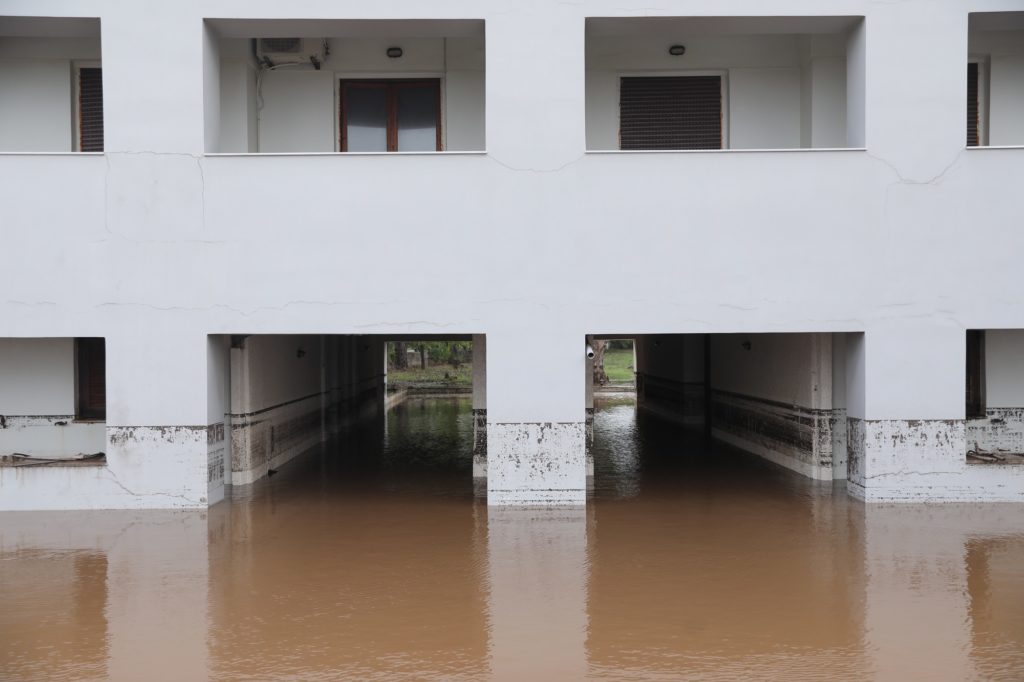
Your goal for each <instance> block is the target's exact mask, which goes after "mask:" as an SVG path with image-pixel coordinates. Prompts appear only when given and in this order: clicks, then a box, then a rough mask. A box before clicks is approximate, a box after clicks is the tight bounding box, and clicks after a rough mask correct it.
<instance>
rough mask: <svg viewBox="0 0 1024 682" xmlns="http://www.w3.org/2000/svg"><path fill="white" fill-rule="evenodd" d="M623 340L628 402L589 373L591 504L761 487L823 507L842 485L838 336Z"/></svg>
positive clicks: (841, 338)
mask: <svg viewBox="0 0 1024 682" xmlns="http://www.w3.org/2000/svg"><path fill="white" fill-rule="evenodd" d="M611 338H621V337H619V336H601V335H595V336H592V337H589V338H588V343H589V344H591V346H590V347H593V346H594V344H601V343H608V342H604V341H601V339H611ZM632 338H633V339H634V340H635V345H634V348H635V350H631V351H630V355H631V356H632V357H633V358H635V360H634V363H633V366H632V367H630V368H629V369H630V370H631V372H632V373H634V374H635V390H634V388H633V385H632V384H629V383H626V384H624V385H623V386H622V388H621V389H619V390H611V391H609V390H608V388H607V387H610V386H614V383H615V382H613V381H609V380H607V379H605V378H604V374H603V373H602V372H600V371H592V370H589V369H588V376H587V381H588V385H589V386H590V387H592V389H593V392H592V393H591V391H588V400H589V398H590V395H593V431H592V436H591V437H590V441H589V443H588V452H589V454H590V455H591V458H592V464H593V474H592V475H593V477H594V478H593V486H594V494H595V495H596V496H598V497H608V496H610V497H613V498H615V497H631V496H633V495H635V494H637V493H638V492H639V491H640V490H641V489H651V488H654V489H662V488H665V487H669V488H672V489H673V490H677V489H682V490H687V491H694V492H697V489H698V488H700V487H701V486H709V485H710V486H714V487H718V486H724V487H727V488H728V487H731V486H734V485H735V486H739V487H743V486H745V485H747V483H746V482H747V481H761V482H762V483H763V482H765V481H769V480H770V481H774V482H776V483H777V484H778V485H777V487H778V490H779V494H788V493H787V491H789V490H791V489H793V488H794V487H798V488H800V489H801V490H803V489H805V488H807V487H808V486H810V489H811V490H817V491H819V492H820V493H821V494H824V495H830V494H832V491H833V487H832V481H833V480H834V479H845V478H846V477H847V470H846V464H847V462H846V460H847V458H846V433H847V410H846V359H845V358H846V350H845V345H846V335H845V334H832V333H793V334H783V333H778V334H641V335H636V336H634V337H632ZM595 355H596V356H599V355H600V351H598V352H596V353H595ZM605 363H607V359H606V360H605ZM615 364H622V363H615ZM613 366H614V365H613ZM606 372H607V370H606ZM609 379H610V376H609ZM602 380H604V381H605V384H604V386H602V385H601V382H602ZM588 407H590V405H588ZM787 470H788V471H787ZM794 472H795V473H794ZM776 483H773V484H772V485H776Z"/></svg>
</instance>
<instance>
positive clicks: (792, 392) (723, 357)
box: [711, 334, 832, 409]
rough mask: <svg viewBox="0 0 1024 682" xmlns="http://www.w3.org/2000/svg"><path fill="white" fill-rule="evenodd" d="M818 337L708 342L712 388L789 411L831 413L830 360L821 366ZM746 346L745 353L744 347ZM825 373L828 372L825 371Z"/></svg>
mask: <svg viewBox="0 0 1024 682" xmlns="http://www.w3.org/2000/svg"><path fill="white" fill-rule="evenodd" d="M823 336H824V335H821V334H817V335H815V334H730V335H722V336H712V337H711V386H712V387H713V388H714V389H715V390H717V391H729V392H732V393H741V394H743V395H746V396H750V397H752V398H762V399H765V400H774V401H777V402H781V403H786V404H789V405H800V406H803V407H811V408H821V409H829V408H831V407H832V365H831V354H829V355H828V360H829V363H828V366H827V367H823V366H821V365H820V363H819V360H820V354H821V346H822V344H826V345H827V344H830V343H831V339H826V338H822V337H823ZM744 343H749V344H750V349H749V350H747V349H746V348H745V347H744V345H743V344H744ZM826 369H827V372H826V371H825V370H826Z"/></svg>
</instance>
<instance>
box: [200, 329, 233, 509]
mask: <svg viewBox="0 0 1024 682" xmlns="http://www.w3.org/2000/svg"><path fill="white" fill-rule="evenodd" d="M206 368H207V386H206V391H207V393H206V444H207V448H208V452H209V454H208V458H209V459H208V464H207V472H208V473H207V483H208V485H207V491H208V492H207V501H208V503H209V504H211V505H213V504H216V503H217V502H219V501H220V500H222V499H224V486H225V484H226V483H227V482H228V481H229V480H230V476H231V337H230V336H228V335H226V334H221V335H217V336H210V337H209V339H208V340H207V355H206Z"/></svg>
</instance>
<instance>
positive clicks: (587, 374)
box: [583, 341, 594, 478]
mask: <svg viewBox="0 0 1024 682" xmlns="http://www.w3.org/2000/svg"><path fill="white" fill-rule="evenodd" d="M588 342H589V341H588ZM583 374H584V377H583V385H584V390H585V391H586V417H585V423H586V427H585V428H586V434H587V435H586V438H587V454H586V460H587V477H588V478H589V477H592V476H593V475H594V361H593V359H591V358H587V359H586V367H585V368H584V371H583Z"/></svg>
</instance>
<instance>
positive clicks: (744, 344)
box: [742, 341, 750, 350]
mask: <svg viewBox="0 0 1024 682" xmlns="http://www.w3.org/2000/svg"><path fill="white" fill-rule="evenodd" d="M742 345H743V350H750V341H744V342H743V344H742Z"/></svg>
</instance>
